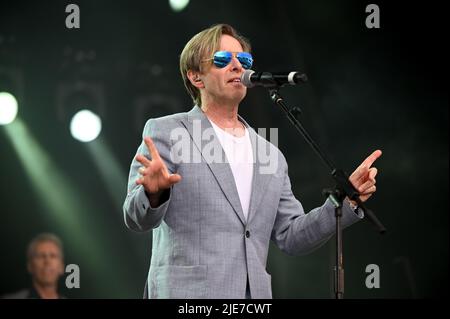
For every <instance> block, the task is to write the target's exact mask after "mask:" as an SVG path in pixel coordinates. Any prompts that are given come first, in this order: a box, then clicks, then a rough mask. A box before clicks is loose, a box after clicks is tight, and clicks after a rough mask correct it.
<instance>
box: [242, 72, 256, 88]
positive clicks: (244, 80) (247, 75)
mask: <svg viewBox="0 0 450 319" xmlns="http://www.w3.org/2000/svg"><path fill="white" fill-rule="evenodd" d="M253 73H255V71H253V70H245V71H244V73H242V75H241V83H242V84H243V85H245V86H246V87H248V88H251V87H254V86H255V85H254V84H253V83H252V81H251V80H250V77H251V76H252V74H253Z"/></svg>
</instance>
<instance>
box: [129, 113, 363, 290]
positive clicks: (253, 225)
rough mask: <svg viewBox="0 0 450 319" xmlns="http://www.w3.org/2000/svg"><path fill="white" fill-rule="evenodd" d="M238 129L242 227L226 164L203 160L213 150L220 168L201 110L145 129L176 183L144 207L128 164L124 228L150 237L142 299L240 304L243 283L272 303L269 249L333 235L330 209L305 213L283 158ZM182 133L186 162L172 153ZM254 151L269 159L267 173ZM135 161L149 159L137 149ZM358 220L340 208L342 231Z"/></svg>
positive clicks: (295, 250)
mask: <svg viewBox="0 0 450 319" xmlns="http://www.w3.org/2000/svg"><path fill="white" fill-rule="evenodd" d="M240 120H241V121H243V123H244V124H245V125H246V126H247V128H248V129H249V133H250V137H251V140H252V145H253V152H254V159H255V163H254V172H253V182H252V194H251V200H250V207H249V213H248V219H247V220H246V219H245V217H244V215H243V212H242V208H241V204H240V200H239V195H238V192H237V189H236V184H235V182H234V178H233V174H232V171H231V168H230V165H229V164H228V163H227V162H224V163H217V162H214V161H211V158H210V156H209V155H210V154H211V149H212V146H214V147H218V148H216V150H218V152H219V153H220V154H221V156H222V158H224V159H226V156H225V154H224V151H223V149H222V147H221V146H220V142H219V141H218V138H217V137H216V135H215V134H214V133H212V134H211V135H210V136H209V137H210V139H209V140H208V139H207V138H206V137H205V136H203V138H201V137H200V136H201V134H202V133H204V132H205V130H207V129H209V131H207V132H210V133H211V132H214V131H213V129H212V126H211V123H210V122H209V120H208V119H207V118H206V116H205V115H204V114H203V112H202V111H201V109H200V108H199V107H197V106H194V108H193V109H192V110H191V111H190V112H188V113H178V114H174V115H170V116H166V117H162V118H157V119H150V120H149V121H148V122H147V123H146V125H145V128H144V132H143V136H144V137H145V136H150V137H151V138H152V139H153V141H154V143H155V145H156V147H157V149H158V151H159V153H160V155H161V157H162V158H163V160H164V161H165V163H166V165H167V168H168V169H169V171H171V172H177V173H179V174H180V175H181V176H182V180H181V181H180V182H179V183H177V184H175V185H174V186H172V188H171V189H170V190H169V191H168V192H167V194H168V196H167V197H168V199H167V200H166V201H165V202H164V203H162V204H161V205H160V206H159V207H151V206H150V203H149V200H148V198H147V196H146V194H145V191H144V188H143V187H142V186H141V185H139V186H138V185H136V184H135V181H136V179H137V178H138V177H139V173H138V168H139V167H140V166H141V164H140V163H139V162H137V161H136V160H135V159H133V161H132V163H131V168H130V175H129V181H128V194H127V196H126V199H125V203H124V205H123V211H124V217H125V224H126V225H127V227H128V228H130V229H132V230H134V231H138V232H145V231H148V230H151V229H153V245H152V256H151V263H150V269H149V273H148V278H147V286H148V297H150V298H245V293H246V284H247V278H248V283H249V288H250V293H251V297H252V298H272V289H271V276H270V275H269V274H268V273H267V271H266V262H267V253H268V249H269V241H270V240H272V241H273V242H274V243H275V244H276V245H277V246H278V247H279V248H280V249H281V250H282V251H284V252H286V253H287V254H290V255H300V254H306V253H308V252H311V251H312V250H314V249H316V248H318V247H319V246H321V245H322V244H324V243H325V242H326V241H327V240H328V239H329V238H330V237H331V236H332V235H333V233H334V229H335V219H334V207H333V206H332V204H331V202H329V200H326V201H325V203H324V205H323V206H321V207H318V208H316V209H313V210H312V211H311V212H309V213H308V214H305V212H304V210H303V208H302V205H301V204H300V202H299V201H298V200H296V199H295V197H294V195H293V193H292V190H291V183H290V180H289V176H288V166H287V163H286V159H285V158H284V156H283V154H282V153H281V152H280V151H279V150H278V148H276V147H275V146H274V145H273V144H271V143H269V142H268V141H267V140H265V139H264V138H262V137H261V136H259V135H258V134H256V132H255V131H254V130H253V129H251V128H250V127H249V126H248V124H247V123H246V122H245V121H244V120H243V119H242V118H240ZM199 128H200V130H199ZM183 132H184V133H185V140H186V139H187V140H188V141H189V143H188V144H189V147H190V150H189V152H190V154H189V156H190V157H189V158H190V160H186V158H185V160H184V161H181V160H180V158H182V157H181V155H180V154H184V155H186V152H184V153H183V152H182V151H179V146H180V143H181V142H180V141H181V138H180V136H181V135H180V133H183ZM199 132H200V133H199ZM175 133H176V134H175ZM171 134H172V138H171ZM185 142H186V141H185ZM185 144H186V143H185ZM183 145H184V144H183ZM256 145H258V147H255V146H256ZM184 146H186V145H184ZM177 147H178V152H177V151H174V150H176V149H177ZM257 148H258V149H259V150H262V149H265V150H266V151H267V150H270V151H271V152H272V154H273V155H274V156H273V157H272V160H273V161H275V162H276V165H274V167H275V168H274V169H272V171H270V170H267V167H268V166H269V165H268V164H267V163H268V162H267V158H265V157H264V156H262V155H261V154H262V153H261V151H258V150H257ZM171 152H172V154H171ZM137 153H138V154H144V155H145V156H147V157H148V158H150V155H149V152H148V150H147V147H146V146H145V144H144V143H141V145H140V147H139V148H138V150H137ZM174 153H176V154H174ZM268 153H269V151H267V152H266V154H268ZM192 162H195V163H192ZM264 168H266V170H264ZM272 168H273V167H272ZM268 171H269V173H268ZM361 218H362V216H358V215H357V214H355V213H354V212H353V211H352V209H351V208H350V207H349V205H348V204H347V203H346V204H345V205H344V208H343V220H342V222H343V226H344V227H346V226H349V225H350V224H352V223H354V222H356V221H358V220H360V219H361Z"/></svg>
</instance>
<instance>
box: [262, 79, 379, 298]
mask: <svg viewBox="0 0 450 319" xmlns="http://www.w3.org/2000/svg"><path fill="white" fill-rule="evenodd" d="M304 80H305V81H306V75H305V76H304ZM265 86H266V87H268V89H269V94H270V97H271V99H272V101H273V102H274V103H276V104H278V105H279V106H280V107H281V109H282V110H283V111H284V113H285V114H286V116H287V118H288V120H289V121H290V122H291V123H292V125H294V127H295V128H296V129H297V131H299V132H300V134H301V135H302V136H303V138H304V139H305V140H306V142H307V143H308V145H309V146H310V147H311V148H312V149H313V151H314V152H315V153H316V154H317V156H319V158H320V159H321V161H322V162H323V163H324V164H325V166H327V167H328V169H329V170H330V171H331V176H332V177H333V179H334V181H335V182H336V186H335V187H334V188H333V189H325V190H324V191H323V194H324V195H325V196H327V197H328V198H329V199H330V201H331V202H332V203H333V205H334V207H335V217H336V265H335V268H334V294H335V298H336V299H343V298H344V257H343V252H342V225H341V218H342V205H343V201H344V199H345V197H346V196H347V197H348V198H350V199H351V200H353V201H356V202H357V204H358V208H359V209H361V210H363V212H364V215H365V216H366V217H367V218H366V219H367V220H369V221H370V222H371V223H372V224H373V225H374V226H375V228H376V230H377V231H378V232H379V233H380V234H383V233H385V232H386V228H385V227H384V226H383V224H382V223H381V222H380V221H379V220H378V218H377V217H376V216H375V214H374V213H373V212H372V211H371V210H370V209H368V208H367V207H366V206H365V204H364V203H363V202H362V201H361V199H360V198H359V193H358V191H357V190H356V189H355V187H353V185H352V183H350V181H349V176H348V175H347V174H346V173H345V172H344V171H343V170H342V169H339V168H336V167H335V165H334V164H333V162H332V161H331V160H330V159H329V158H328V156H327V155H326V154H325V153H324V152H322V150H321V149H320V148H319V146H318V145H317V144H316V143H315V142H314V140H313V139H312V138H311V136H310V135H309V134H308V132H307V131H306V129H305V128H304V127H303V125H302V124H301V122H300V121H299V120H298V118H297V117H296V114H298V113H299V112H298V110H299V109H298V108H295V107H294V108H289V107H288V106H287V105H286V104H285V103H284V100H283V97H282V96H281V95H280V93H279V92H278V91H279V89H280V85H279V84H278V83H276V81H273V83H272V84H271V85H270V84H267V83H266V85H265Z"/></svg>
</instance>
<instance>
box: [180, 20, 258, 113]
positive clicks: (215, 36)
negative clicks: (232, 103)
mask: <svg viewBox="0 0 450 319" xmlns="http://www.w3.org/2000/svg"><path fill="white" fill-rule="evenodd" d="M224 34H227V35H230V36H232V37H233V38H235V39H236V40H238V41H239V43H240V44H241V46H242V49H243V50H244V51H245V52H250V50H251V46H250V42H249V41H248V40H247V39H246V38H244V37H243V36H241V35H240V34H239V33H238V32H237V31H236V30H235V29H234V28H233V27H232V26H230V25H228V24H215V25H213V26H211V27H209V28H208V29H205V30H203V31H201V32H199V33H197V34H196V35H194V36H193V37H192V39H191V40H189V42H188V43H186V46H185V47H184V49H183V51H182V52H181V55H180V72H181V76H182V78H183V82H184V86H185V87H186V90H187V91H188V93H189V94H190V96H191V97H192V100H193V101H194V103H195V104H197V105H198V106H200V107H201V106H202V99H201V95H200V90H199V89H198V88H196V87H195V86H194V85H192V83H191V81H190V80H189V78H188V76H187V73H188V71H194V72H200V73H201V72H202V61H203V60H204V59H207V58H209V57H211V56H212V55H213V53H214V52H216V51H218V50H219V48H220V38H221V36H222V35H224Z"/></svg>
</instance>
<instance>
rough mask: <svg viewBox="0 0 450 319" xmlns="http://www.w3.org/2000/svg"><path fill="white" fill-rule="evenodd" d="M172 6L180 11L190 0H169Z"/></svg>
mask: <svg viewBox="0 0 450 319" xmlns="http://www.w3.org/2000/svg"><path fill="white" fill-rule="evenodd" d="M169 4H170V7H171V8H172V10H173V11H175V12H180V11H182V10H183V9H184V8H186V7H187V5H188V4H189V0H169Z"/></svg>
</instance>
